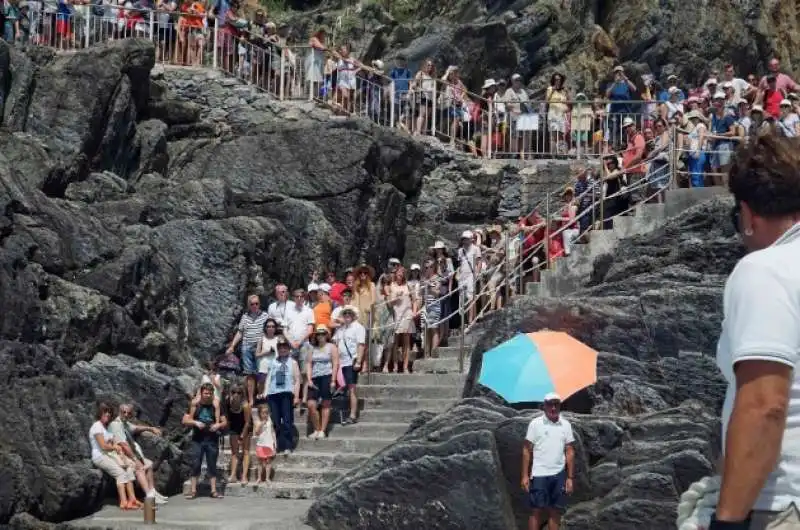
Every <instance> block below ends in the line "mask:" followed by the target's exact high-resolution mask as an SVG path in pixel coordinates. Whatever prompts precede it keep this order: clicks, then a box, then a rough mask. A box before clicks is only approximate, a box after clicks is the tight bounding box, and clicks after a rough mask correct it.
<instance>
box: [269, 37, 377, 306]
mask: <svg viewBox="0 0 800 530" xmlns="http://www.w3.org/2000/svg"><path fill="white" fill-rule="evenodd" d="M263 53H267V52H266V50H264V52H263ZM280 68H281V69H280V71H279V72H278V84H279V85H280V86H279V87H278V99H280V100H281V101H283V100H284V99H285V98H286V88H285V87H286V79H284V76H285V75H286V48H281V66H280ZM267 76H268V77H267V79H269V73H267ZM267 91H268V92H269V81H267ZM370 314H371V313H370Z"/></svg>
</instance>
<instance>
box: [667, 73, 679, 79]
mask: <svg viewBox="0 0 800 530" xmlns="http://www.w3.org/2000/svg"><path fill="white" fill-rule="evenodd" d="M670 79H678V76H677V75H675V74H669V75H668V76H667V81H669V80H670Z"/></svg>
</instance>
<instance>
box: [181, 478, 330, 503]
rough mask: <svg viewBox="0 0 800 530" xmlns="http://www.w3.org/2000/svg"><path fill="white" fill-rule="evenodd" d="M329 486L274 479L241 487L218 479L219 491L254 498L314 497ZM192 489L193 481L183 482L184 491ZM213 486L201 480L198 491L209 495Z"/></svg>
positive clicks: (201, 494) (234, 495)
mask: <svg viewBox="0 0 800 530" xmlns="http://www.w3.org/2000/svg"><path fill="white" fill-rule="evenodd" d="M326 488H327V486H326V485H322V484H295V483H291V482H277V481H272V482H269V483H267V484H263V485H256V484H249V485H248V486H247V487H244V488H243V487H241V486H240V485H239V484H233V485H231V486H228V485H227V484H225V482H224V481H221V480H218V484H217V491H219V492H221V493H222V494H223V495H225V496H230V497H252V498H262V499H263V498H271V499H313V498H314V497H316V496H318V495H320V494H321V493H322V492H324V491H325V489H326ZM189 491H191V482H190V481H188V480H187V481H186V482H184V483H183V493H184V494H186V493H188V492H189ZM210 492H211V486H210V484H209V482H208V481H207V480H201V481H200V482H198V484H197V493H198V495H200V496H208V495H209V494H210Z"/></svg>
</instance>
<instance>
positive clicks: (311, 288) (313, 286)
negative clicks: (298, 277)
mask: <svg viewBox="0 0 800 530" xmlns="http://www.w3.org/2000/svg"><path fill="white" fill-rule="evenodd" d="M306 291H308V292H309V293H310V292H312V291H319V285H317V284H316V283H314V282H311V283H309V284H308V289H306Z"/></svg>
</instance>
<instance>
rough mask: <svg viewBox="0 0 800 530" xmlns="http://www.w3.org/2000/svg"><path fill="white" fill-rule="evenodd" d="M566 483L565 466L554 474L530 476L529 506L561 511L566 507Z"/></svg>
mask: <svg viewBox="0 0 800 530" xmlns="http://www.w3.org/2000/svg"><path fill="white" fill-rule="evenodd" d="M566 483H567V470H566V468H565V469H562V470H561V472H559V473H556V474H555V475H550V476H547V477H533V478H531V483H530V487H529V489H528V500H529V502H530V505H531V508H534V509H540V510H541V509H548V508H549V509H553V510H558V511H560V512H562V513H563V512H564V510H565V509H566V507H567V493H566V491H565V487H566Z"/></svg>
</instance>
